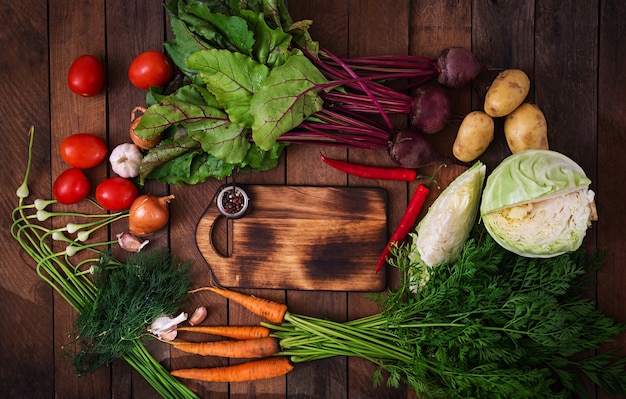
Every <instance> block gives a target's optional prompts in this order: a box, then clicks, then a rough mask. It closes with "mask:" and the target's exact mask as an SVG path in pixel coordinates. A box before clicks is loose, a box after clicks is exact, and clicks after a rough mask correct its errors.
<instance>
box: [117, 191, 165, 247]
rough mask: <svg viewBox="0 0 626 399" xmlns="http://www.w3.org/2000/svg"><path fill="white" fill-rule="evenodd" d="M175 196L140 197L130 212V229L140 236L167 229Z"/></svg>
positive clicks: (146, 195)
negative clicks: (170, 207) (170, 203)
mask: <svg viewBox="0 0 626 399" xmlns="http://www.w3.org/2000/svg"><path fill="white" fill-rule="evenodd" d="M172 199H174V196H173V195H167V196H164V197H157V196H155V195H152V194H144V195H140V196H139V197H137V198H136V199H135V201H133V203H132V205H131V206H130V210H129V211H128V229H129V231H130V232H131V233H132V234H134V235H136V236H138V237H142V236H146V235H148V234H152V233H154V232H155V231H157V230H160V229H161V228H163V227H165V225H166V224H167V222H168V221H169V208H168V204H169V202H170V201H171V200H172Z"/></svg>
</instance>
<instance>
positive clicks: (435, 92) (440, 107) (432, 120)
mask: <svg viewBox="0 0 626 399" xmlns="http://www.w3.org/2000/svg"><path fill="white" fill-rule="evenodd" d="M451 115H452V100H451V99H450V96H449V95H448V92H447V91H446V90H445V89H444V88H442V87H441V86H439V85H435V84H429V85H426V86H422V87H419V88H418V89H417V90H416V91H415V104H414V109H413V112H412V113H411V124H412V125H413V127H414V128H416V129H417V130H419V131H420V132H422V133H426V134H433V133H437V132H439V131H440V130H442V129H443V128H444V127H445V126H446V124H447V123H448V121H449V120H450V116H451Z"/></svg>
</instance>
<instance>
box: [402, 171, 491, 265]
mask: <svg viewBox="0 0 626 399" xmlns="http://www.w3.org/2000/svg"><path fill="white" fill-rule="evenodd" d="M486 169H487V168H486V166H485V165H484V164H483V163H482V162H480V161H477V162H476V163H474V165H472V167H470V168H469V169H468V170H466V171H465V172H463V173H462V174H461V175H459V176H458V177H457V178H456V179H454V180H453V181H452V182H451V183H450V185H449V186H448V187H446V189H445V190H443V192H442V193H441V194H439V197H437V199H436V200H435V201H434V202H433V204H432V205H431V206H430V208H429V209H428V212H427V213H426V215H425V216H424V218H423V219H422V220H421V221H420V222H419V224H418V225H417V227H416V228H415V231H416V233H411V234H410V236H411V237H412V239H413V242H412V247H411V249H412V253H411V255H409V257H410V258H411V257H412V258H413V259H415V260H418V259H419V260H421V262H423V263H424V264H426V265H427V266H430V267H436V266H439V265H441V264H443V263H446V262H451V261H453V260H454V259H455V258H456V256H457V255H458V254H459V252H460V251H461V249H462V248H463V245H465V241H467V238H468V237H469V234H470V231H471V230H472V227H473V225H474V222H475V221H476V216H477V215H478V206H479V204H480V193H481V191H482V188H483V183H484V181H485V173H486Z"/></svg>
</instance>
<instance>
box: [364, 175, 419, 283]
mask: <svg viewBox="0 0 626 399" xmlns="http://www.w3.org/2000/svg"><path fill="white" fill-rule="evenodd" d="M429 192H430V189H429V188H428V187H426V186H425V185H423V184H420V185H418V186H417V189H415V193H414V194H413V198H411V202H409V205H408V206H407V208H406V210H405V211H404V215H402V219H401V220H400V223H399V224H398V227H396V231H394V233H393V234H392V236H391V239H389V242H388V243H387V245H386V246H385V249H384V250H383V253H382V254H380V257H379V258H378V262H377V263H376V273H378V271H379V270H380V268H381V267H382V266H383V263H385V262H386V261H387V257H388V256H389V255H390V254H391V247H392V245H394V243H395V242H400V241H402V240H404V239H405V237H406V236H407V234H409V231H410V230H411V228H413V225H414V224H415V221H416V220H417V217H418V216H419V214H420V212H421V211H422V207H423V206H424V201H426V197H427V196H428V193H429Z"/></svg>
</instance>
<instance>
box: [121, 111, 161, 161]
mask: <svg viewBox="0 0 626 399" xmlns="http://www.w3.org/2000/svg"><path fill="white" fill-rule="evenodd" d="M140 112H141V115H138V113H140ZM144 112H146V109H145V108H143V107H135V109H133V112H132V113H131V114H130V120H131V122H130V129H129V135H130V139H131V140H132V142H133V143H134V144H135V145H136V146H137V147H139V148H141V149H142V150H149V149H150V148H152V147H156V145H157V144H159V142H161V137H162V135H158V136H157V137H155V138H153V139H144V138H143V137H139V136H137V134H136V133H135V129H136V128H137V125H139V122H141V117H142V116H143V113H144Z"/></svg>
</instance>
